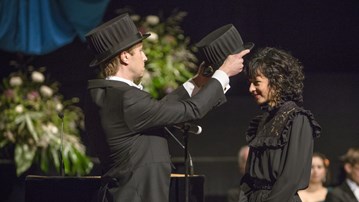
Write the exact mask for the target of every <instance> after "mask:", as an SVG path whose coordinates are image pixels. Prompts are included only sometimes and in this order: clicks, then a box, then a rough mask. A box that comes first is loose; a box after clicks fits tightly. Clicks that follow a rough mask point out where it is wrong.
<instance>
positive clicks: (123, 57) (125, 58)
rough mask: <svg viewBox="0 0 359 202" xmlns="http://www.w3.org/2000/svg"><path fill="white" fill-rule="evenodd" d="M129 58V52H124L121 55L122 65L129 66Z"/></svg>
mask: <svg viewBox="0 0 359 202" xmlns="http://www.w3.org/2000/svg"><path fill="white" fill-rule="evenodd" d="M128 56H129V54H128V52H126V51H122V52H121V53H120V54H119V57H120V61H121V63H123V64H128Z"/></svg>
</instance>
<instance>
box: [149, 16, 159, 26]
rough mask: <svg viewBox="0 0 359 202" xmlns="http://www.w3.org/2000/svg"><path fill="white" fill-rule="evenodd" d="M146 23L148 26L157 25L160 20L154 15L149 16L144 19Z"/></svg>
mask: <svg viewBox="0 0 359 202" xmlns="http://www.w3.org/2000/svg"><path fill="white" fill-rule="evenodd" d="M146 21H147V22H148V24H150V25H157V24H158V23H159V22H160V19H159V18H158V17H157V16H155V15H149V16H147V17H146Z"/></svg>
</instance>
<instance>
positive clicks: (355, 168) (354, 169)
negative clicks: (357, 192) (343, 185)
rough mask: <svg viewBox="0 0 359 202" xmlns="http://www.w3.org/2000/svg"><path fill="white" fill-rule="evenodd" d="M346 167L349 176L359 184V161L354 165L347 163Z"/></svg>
mask: <svg viewBox="0 0 359 202" xmlns="http://www.w3.org/2000/svg"><path fill="white" fill-rule="evenodd" d="M344 168H345V171H346V173H347V176H348V177H349V178H350V179H351V180H352V181H354V182H355V183H356V184H357V185H358V186H359V163H357V164H354V165H351V164H349V163H346V164H345V165H344Z"/></svg>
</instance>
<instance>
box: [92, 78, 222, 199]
mask: <svg viewBox="0 0 359 202" xmlns="http://www.w3.org/2000/svg"><path fill="white" fill-rule="evenodd" d="M225 100H226V99H225V96H224V93H223V89H222V86H221V84H220V83H219V82H218V81H217V80H216V79H211V80H210V81H209V82H208V83H207V85H205V86H204V87H203V89H202V90H201V91H200V92H199V93H198V94H197V95H195V96H193V97H191V98H190V97H189V96H188V94H187V92H186V90H185V89H184V88H183V87H179V88H178V89H176V90H175V91H174V92H172V93H171V94H169V95H168V96H166V97H165V98H163V99H162V100H160V101H158V100H155V99H153V98H152V97H151V96H150V94H149V93H147V92H145V91H142V90H139V89H137V88H135V87H131V86H129V85H128V84H126V83H124V82H120V81H111V80H103V79H99V80H90V81H89V83H88V94H87V97H86V105H85V125H86V131H87V133H88V135H89V136H90V139H92V142H94V143H95V147H96V151H97V154H98V157H99V159H100V162H101V166H102V170H103V176H102V177H103V179H108V178H116V179H123V183H122V182H120V183H119V184H120V185H119V184H117V185H119V186H118V187H120V188H119V189H121V184H123V185H124V186H127V185H126V183H127V182H129V181H131V180H132V179H131V178H134V176H136V173H135V171H136V170H140V169H139V168H141V169H142V168H144V167H146V166H147V167H149V166H150V165H154V164H156V165H159V164H161V163H162V164H165V165H166V166H167V165H168V169H169V170H168V169H167V171H166V172H164V173H163V175H166V178H167V179H168V180H167V181H166V180H164V181H165V182H164V183H162V184H163V185H162V186H161V185H159V186H158V187H163V189H164V190H166V191H167V192H168V189H169V187H168V186H169V180H170V176H169V174H170V173H169V172H170V167H169V164H170V157H169V152H168V145H167V139H166V138H165V137H164V135H163V133H162V132H161V130H160V129H161V128H162V127H163V126H166V125H172V124H176V123H181V122H185V121H190V120H194V119H200V118H202V117H203V116H204V115H205V114H206V113H207V112H209V111H210V110H211V109H212V108H214V107H216V106H218V105H220V104H221V103H223V102H225ZM147 170H148V169H147ZM141 172H143V171H141ZM154 173H156V172H153V173H152V174H151V175H153V176H146V177H148V179H147V180H148V181H153V183H158V182H155V181H158V179H156V178H160V177H161V176H157V177H156V174H154ZM146 177H144V176H143V175H141V178H146ZM143 181H146V180H145V179H143ZM140 183H141V181H138V182H136V183H135V184H140ZM146 183H149V184H152V182H146ZM136 186H137V185H136ZM150 187H152V188H153V187H156V186H155V185H153V186H150ZM153 189H154V188H153ZM158 191H159V190H151V192H158ZM136 192H137V193H138V194H139V195H140V197H144V196H146V194H147V196H146V198H147V197H153V196H149V194H151V193H149V192H148V191H146V190H145V191H144V190H137V191H136ZM141 192H146V193H141ZM112 195H116V194H112ZM154 197H155V198H156V196H154ZM115 198H116V197H115ZM117 198H120V197H117ZM155 198H154V199H153V201H161V199H155ZM128 200H130V199H128ZM126 201H127V199H126ZM130 201H132V199H131V200H130ZM133 201H134V200H133ZM146 201H151V199H146Z"/></svg>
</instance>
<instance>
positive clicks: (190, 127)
mask: <svg viewBox="0 0 359 202" xmlns="http://www.w3.org/2000/svg"><path fill="white" fill-rule="evenodd" d="M173 127H174V128H177V129H179V130H181V131H184V132H187V133H192V134H195V135H199V134H201V133H202V127H201V126H199V125H195V124H192V123H181V124H176V125H173Z"/></svg>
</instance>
